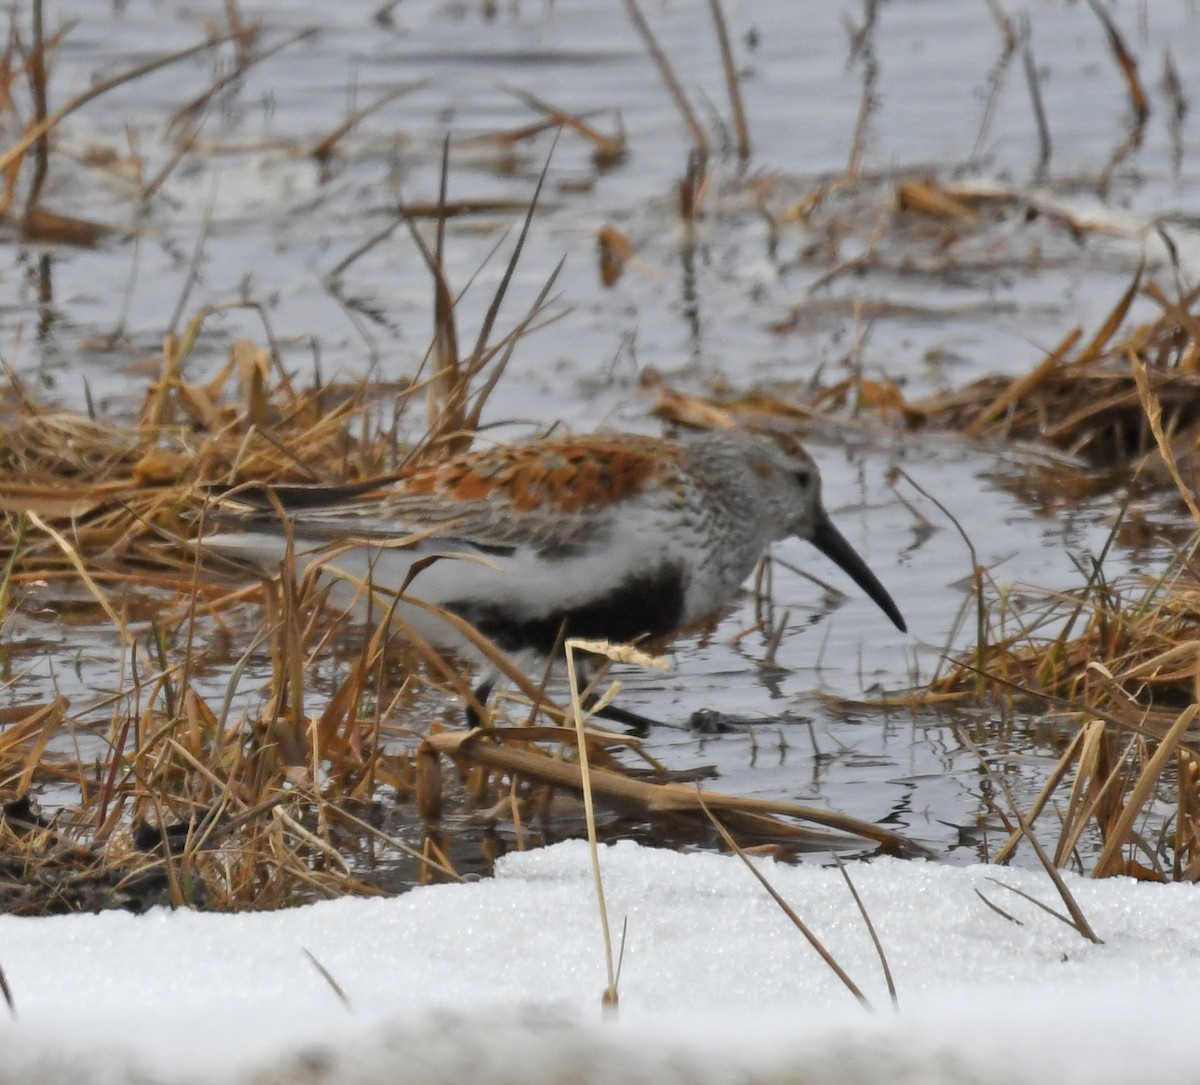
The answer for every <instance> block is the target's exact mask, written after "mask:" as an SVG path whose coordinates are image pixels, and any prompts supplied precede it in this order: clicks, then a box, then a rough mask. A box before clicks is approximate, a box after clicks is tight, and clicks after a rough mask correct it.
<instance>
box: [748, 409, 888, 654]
mask: <svg viewBox="0 0 1200 1085" xmlns="http://www.w3.org/2000/svg"><path fill="white" fill-rule="evenodd" d="M726 436H727V438H732V439H733V440H735V441H736V442H738V443H739V444H740V445H741V448H742V454H743V455H744V456H745V457H746V463H747V464H748V465H749V468H750V470H751V471H752V472H753V474H754V475H755V476H756V477H757V479H758V480H759V481H760V483H761V485H760V488H759V493H760V494H761V496H762V500H763V501H765V502H766V506H767V509H768V512H769V516H770V519H771V527H772V531H773V534H774V538H776V539H782V538H785V537H786V536H788V535H795V536H797V537H799V538H801V539H804V540H805V541H807V542H810V543H812V544H813V546H815V547H816V548H817V549H818V550H820V551H821V553H822V554H824V555H825V556H826V557H827V558H829V559H830V560H831V561H833V562H834V563H835V564H836V565H838V566H839V567H840V568H841V569H842V570H843V571H844V572H845V573H846V574H847V575H848V576H850V578H851V579H852V580H853V581H854V582H855V583H856V584H857V585H858V586H859V587H860V588H862V590H863V591H865V592H866V593H867V595H868V596H870V597H871V599H873V600H874V601H875V603H876V605H877V606H878V607H879V608H880V609H881V610H882V611H883V612H884V613H885V614H886V615H887V616H888V617H889V618H890V619H891V620H892V622H893V623H894V624H895V626H896V628H897V629H900V630H901V631H907V626H906V625H905V623H904V618H903V617H902V616H901V614H900V610H899V608H898V607H897V606H896V604H895V603H894V602H893V601H892V597H891V596H890V595H889V594H888V592H887V589H886V588H884V586H883V585H882V584H881V583H880V582H879V580H878V579H877V578H876V576H875V574H874V573H873V572H871V570H870V569H869V568H868V567H867V563H866V562H865V561H863V559H862V558H861V557H860V556H859V555H858V552H857V551H856V550H855V549H854V547H852V546H851V545H850V544H849V543H848V542H847V541H846V539H845V538H844V537H843V535H842V533H841V532H840V531H838V529H837V528H836V527H834V526H833V521H832V520H830V519H829V514H828V513H827V512H826V511H825V506H824V505H823V504H822V503H821V476H820V473H819V472H818V471H817V465H816V464H815V463H814V462H813V459H812V457H811V456H810V455H809V454H808V453H807V452H806V451H805V450H804V448H803V447H802V446H801V444H800V442H799V441H798V440H797V439H796V438H795V437H794V436H792V435H791V434H788V433H748V432H745V431H737V432H736V435H735V433H734V432H730V433H728V434H727V435H726Z"/></svg>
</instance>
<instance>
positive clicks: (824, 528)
mask: <svg viewBox="0 0 1200 1085" xmlns="http://www.w3.org/2000/svg"><path fill="white" fill-rule="evenodd" d="M808 541H809V542H811V543H812V544H813V546H815V547H816V548H817V549H818V550H820V551H821V553H822V554H824V555H825V556H826V557H827V558H829V560H830V561H832V562H833V563H834V564H835V565H837V566H838V567H839V568H840V569H841V570H842V571H843V572H845V573H846V574H847V575H848V576H849V577H850V579H851V580H853V581H854V583H855V584H857V585H858V586H859V587H860V588H862V590H863V591H865V592H866V593H867V595H869V596H870V597H871V598H872V599H873V600H874V601H875V604H876V605H877V606H878V607H879V609H880V610H882V611H883V612H884V614H886V615H887V616H888V617H889V618H891V619H892V624H893V625H894V626H895V627H896V628H897V629H899V630H900V632H901V633H907V632H908V625H907V624H906V623H905V621H904V618H903V616H902V615H901V613H900V608H899V607H897V606H896V604H895V603H894V602H893V600H892V597H891V596H890V595H889V594H888V591H887V588H885V587H884V586H883V585H882V584H880V583H879V578H878V577H876V575H875V574H874V573H873V572H871V570H870V569H869V568H867V563H866V562H865V561H863V559H862V558H861V557H859V555H858V551H857V550H855V549H854V547H853V546H851V545H850V544H849V543H848V542H847V541H846V538H845V536H844V535H843V534H842V533H841V532H840V531H838V529H837V528H836V527H834V526H833V521H832V520H830V519H829V517H828V516H822V517H821V518H820V519H819V520H818V521H817V526H816V527H815V528H814V529H813V533H812V536H811V537H810V538H809V540H808Z"/></svg>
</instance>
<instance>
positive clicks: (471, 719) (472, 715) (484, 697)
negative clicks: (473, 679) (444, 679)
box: [466, 675, 496, 731]
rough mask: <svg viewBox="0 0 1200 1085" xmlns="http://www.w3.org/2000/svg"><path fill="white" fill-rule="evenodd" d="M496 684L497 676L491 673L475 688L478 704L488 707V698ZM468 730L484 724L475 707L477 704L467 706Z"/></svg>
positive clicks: (474, 695)
mask: <svg viewBox="0 0 1200 1085" xmlns="http://www.w3.org/2000/svg"><path fill="white" fill-rule="evenodd" d="M495 684H496V679H495V676H493V675H489V676H488V677H487V678H485V679H484V680H483V681H482V682H480V683H479V685H477V686H476V687H475V689H474V692H473V693H472V696H473V697H474V698H475V702H476V704H478V705H479V706H480V708H486V707H487V703H488V698H489V697H491V695H492V687H493V686H494V685H495ZM466 717H467V730H469V731H474V730H475V728H476V727H482V726H483V719H482V718H481V717H480V715H479V713H478V712H477V711H476V709H475V705H473V704H468V705H467V708H466Z"/></svg>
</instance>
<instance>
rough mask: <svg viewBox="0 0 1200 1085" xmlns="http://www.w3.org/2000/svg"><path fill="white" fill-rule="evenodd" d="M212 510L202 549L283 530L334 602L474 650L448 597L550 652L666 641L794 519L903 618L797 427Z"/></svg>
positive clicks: (525, 455)
mask: <svg viewBox="0 0 1200 1085" xmlns="http://www.w3.org/2000/svg"><path fill="white" fill-rule="evenodd" d="M281 513H282V518H281ZM216 518H217V522H218V524H219V527H220V530H219V531H218V533H216V534H211V535H207V536H205V537H204V538H202V539H201V543H202V545H203V546H204V547H206V548H207V549H208V550H210V551H215V552H217V553H220V554H222V555H224V556H226V557H232V558H235V559H238V560H240V561H242V562H247V563H249V564H251V565H253V566H256V567H257V568H258V569H259V570H261V571H263V572H265V573H267V574H274V573H276V572H278V570H279V568H280V561H281V559H282V558H283V557H284V554H285V551H286V547H287V540H288V539H289V537H290V538H291V540H292V542H293V544H294V549H295V555H296V569H297V571H303V570H307V569H308V568H309V567H310V566H312V565H314V564H318V563H321V564H323V565H324V567H325V568H326V569H327V571H328V572H329V573H331V574H332V575H333V576H335V577H337V578H338V580H337V581H335V584H334V589H333V591H332V592H331V598H332V600H333V602H334V603H335V604H339V605H343V606H347V607H349V606H351V605H353V606H354V607H355V609H356V610H358V611H360V612H361V611H362V610H363V609H365V608H364V599H365V598H366V593H367V591H370V592H371V593H373V595H374V597H375V599H374V606H375V610H376V613H382V612H385V611H386V610H387V608H388V607H390V606H391V605H392V604H393V602H394V603H395V607H396V609H395V613H396V615H397V616H398V617H399V618H400V619H401V621H402V622H403V623H404V624H405V625H407V627H408V628H410V629H411V630H413V631H415V633H416V634H417V635H419V636H420V637H422V638H423V639H424V640H426V641H427V642H429V643H430V644H432V645H434V646H435V647H438V648H448V649H452V650H455V651H456V652H458V653H460V654H462V655H464V656H466V657H468V658H473V659H475V660H478V659H479V658H480V653H479V652H478V650H477V648H476V646H475V645H474V644H472V643H471V642H470V641H469V640H466V639H464V637H463V635H462V633H461V632H460V631H459V630H458V629H456V628H455V626H454V625H453V624H452V623H451V622H450V621H448V620H447V619H446V617H445V615H444V614H442V613H440V612H441V611H445V612H448V613H449V614H451V615H456V616H457V617H459V618H461V619H464V620H465V621H466V622H468V623H470V625H471V626H473V627H474V628H475V629H476V630H477V631H478V632H479V633H481V634H482V635H483V636H484V637H486V638H487V639H488V640H490V641H491V642H493V643H494V644H495V645H496V646H498V647H499V648H501V649H503V650H504V651H505V652H508V653H510V654H513V655H515V656H516V657H517V658H518V659H520V658H521V657H522V656H525V657H529V656H531V655H532V656H533V657H542V658H543V659H544V658H547V657H549V655H550V654H551V653H552V652H553V651H554V650H555V648H556V646H557V645H558V644H559V643H560V642H561V640H562V638H563V637H564V636H572V637H588V638H597V639H604V640H608V641H613V642H631V641H639V640H644V641H650V642H654V641H659V642H661V641H663V640H665V639H666V638H668V637H670V636H671V635H672V634H674V633H676V632H678V631H679V630H680V629H682V628H684V627H686V626H688V625H689V624H691V623H693V622H696V621H697V620H699V619H701V618H704V617H706V616H708V615H710V614H712V613H713V612H714V611H717V610H719V609H720V608H721V607H723V606H724V605H725V604H727V603H728V602H729V601H730V600H731V599H732V598H733V597H734V596H735V595H736V593H737V592H738V590H739V588H740V587H741V586H742V584H743V583H744V582H745V580H746V579H747V577H748V576H749V575H750V573H751V572H752V571H753V569H754V567H755V565H756V564H757V563H758V561H759V559H760V558H761V557H762V556H763V554H764V553H765V551H766V550H767V548H768V547H769V546H770V545H771V544H772V543H773V542H776V541H778V540H780V539H783V538H786V537H788V536H791V535H795V536H798V537H799V538H801V539H805V540H807V541H808V542H810V543H812V545H813V546H815V547H816V548H817V549H818V550H819V551H820V552H821V553H823V554H824V555H825V556H826V557H828V558H830V559H831V560H832V561H833V562H834V563H835V564H837V565H838V566H840V567H841V568H842V569H843V570H844V571H845V572H846V573H847V574H848V575H849V576H850V578H851V579H852V580H853V581H854V582H855V583H856V584H857V585H858V586H859V587H860V588H862V590H863V591H864V592H866V594H867V595H868V596H869V597H870V598H871V599H872V600H874V602H875V603H876V604H877V605H878V606H879V607H880V609H881V610H882V611H883V612H884V613H885V614H886V615H887V616H888V618H890V619H891V621H892V622H893V624H894V625H895V626H896V627H897V628H898V629H900V630H901V631H904V630H905V629H906V626H905V623H904V619H903V617H901V614H900V611H899V609H898V608H897V606H896V604H895V603H894V602H893V601H892V597H891V596H890V595H889V594H888V592H887V590H886V589H885V588H884V587H883V585H882V584H881V583H880V582H879V580H878V579H877V578H876V576H875V574H874V573H872V572H871V570H870V569H869V568H868V567H867V565H866V563H865V562H864V561H863V559H862V558H861V557H860V556H859V555H858V553H857V552H856V551H855V550H854V548H853V547H852V546H851V545H850V544H849V543H848V542H847V541H846V539H845V538H844V537H843V536H842V534H841V532H839V531H838V529H837V528H836V527H835V526H834V525H833V523H832V521H831V520H830V519H829V516H828V514H827V513H826V511H825V508H824V506H823V504H822V502H821V480H820V476H819V474H818V472H817V467H816V464H815V463H814V462H813V460H812V458H811V457H810V456H809V455H808V453H807V452H806V451H805V450H804V449H803V448H802V447H801V445H800V444H799V442H798V441H797V440H796V439H795V438H794V437H792V436H790V435H787V434H779V433H759V432H749V431H744V430H732V429H731V430H712V431H708V432H704V433H701V434H698V435H694V436H690V437H687V438H685V439H683V440H680V441H671V440H666V439H661V438H651V437H641V436H632V435H625V434H597V435H593V436H586V437H564V438H548V439H543V440H538V441H532V442H528V443H525V444H515V445H507V446H497V447H493V448H487V449H483V450H481V451H476V452H469V453H466V454H464V455H460V456H457V457H454V458H452V459H448V460H446V461H445V462H442V463H437V464H429V465H419V466H414V467H411V468H406V469H402V470H400V471H398V472H396V473H395V474H392V475H389V476H386V477H384V478H379V479H373V480H367V481H364V482H359V483H353V484H349V485H345V486H332V487H329V486H277V487H273V488H270V489H267V488H260V489H256V490H243V491H240V492H236V491H235V493H234V495H233V496H230V497H227V498H223V499H221V500H220V501H219V502H218V505H217V508H216ZM421 601H423V602H424V603H425V604H432V606H423V605H421ZM490 688H491V686H490V682H489V681H485V682H483V683H482V685H481V687H480V692H481V693H483V695H484V696H486V695H487V693H488V692H490ZM480 703H482V698H480ZM610 707H611V706H610ZM609 715H610V717H612V716H613V715H617V714H613V713H610V714H609ZM621 715H625V716H630V715H632V714H628V713H625V714H621ZM618 718H620V717H619V716H618ZM633 718H635V719H640V717H633ZM627 722H628V720H627Z"/></svg>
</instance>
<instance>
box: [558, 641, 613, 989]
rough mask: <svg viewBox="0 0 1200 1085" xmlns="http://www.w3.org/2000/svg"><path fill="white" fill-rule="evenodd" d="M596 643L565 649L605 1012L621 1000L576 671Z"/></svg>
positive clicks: (572, 643) (571, 643) (569, 643)
mask: <svg viewBox="0 0 1200 1085" xmlns="http://www.w3.org/2000/svg"><path fill="white" fill-rule="evenodd" d="M594 648H595V645H594V642H592V641H586V640H580V639H578V638H576V637H568V638H567V640H566V643H565V644H564V645H563V649H564V651H565V652H566V657H567V682H568V683H569V685H570V689H571V716H572V719H573V721H574V724H575V735H576V746H575V748H576V752H577V754H578V756H579V773H580V779H581V781H582V783H583V809H584V816H585V818H586V820H587V834H588V847H589V848H590V850H591V855H592V882H593V884H594V885H595V888H596V908H597V910H598V911H599V913H600V930H601V932H602V934H603V936H604V967H605V971H606V973H607V976H608V982H607V985H606V986H605V988H604V994H603V995H602V996H601V999H600V1003H601V1005H602V1006H603V1007H604V1008H605V1010H606V1011H610V1012H612V1011H615V1009H616V1007H617V1006H618V1005H619V1003H620V994H619V992H618V991H617V972H616V965H615V964H614V962H613V945H612V932H611V931H610V930H609V925H608V908H607V906H606V905H605V903H604V879H603V878H602V877H601V875H600V849H599V845H598V844H597V841H596V810H595V807H594V806H593V805H592V778H591V770H590V767H589V763H588V752H587V735H586V734H585V733H584V719H583V702H582V701H581V699H580V696H579V680H578V676H577V675H576V673H575V652H576V651H581V652H587V651H593V650H594Z"/></svg>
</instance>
